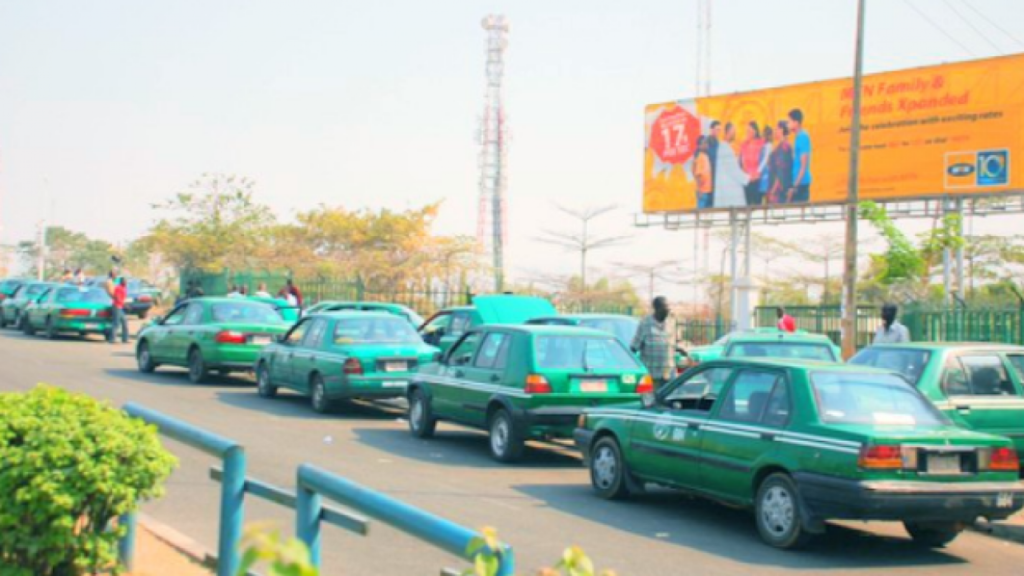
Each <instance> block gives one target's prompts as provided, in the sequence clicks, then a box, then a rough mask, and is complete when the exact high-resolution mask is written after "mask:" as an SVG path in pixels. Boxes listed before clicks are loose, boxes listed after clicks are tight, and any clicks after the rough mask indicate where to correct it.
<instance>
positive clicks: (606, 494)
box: [590, 436, 629, 500]
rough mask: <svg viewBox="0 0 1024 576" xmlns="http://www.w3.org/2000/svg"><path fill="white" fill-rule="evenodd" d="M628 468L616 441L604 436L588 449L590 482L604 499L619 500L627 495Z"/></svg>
mask: <svg viewBox="0 0 1024 576" xmlns="http://www.w3.org/2000/svg"><path fill="white" fill-rule="evenodd" d="M628 474H629V470H628V469H627V467H626V461H625V460H624V459H623V458H622V449H621V448H620V447H619V443H618V441H616V440H615V438H613V437H611V436H605V437H604V438H601V439H600V440H598V441H597V442H595V443H594V447H593V448H592V449H591V450H590V483H591V484H592V485H593V486H594V491H595V492H597V495H598V496H600V497H601V498H604V499H606V500H620V499H623V498H626V497H628V496H629V483H628V482H627V481H626V477H627V475H628Z"/></svg>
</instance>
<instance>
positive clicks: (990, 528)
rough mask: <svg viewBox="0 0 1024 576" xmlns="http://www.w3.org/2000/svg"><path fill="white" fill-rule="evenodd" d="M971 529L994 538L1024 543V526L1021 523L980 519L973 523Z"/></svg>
mask: <svg viewBox="0 0 1024 576" xmlns="http://www.w3.org/2000/svg"><path fill="white" fill-rule="evenodd" d="M970 529H971V530H973V531H975V532H978V533H980V534H984V535H986V536H991V537H992V538H998V539H1000V540H1006V541H1008V542H1015V543H1017V544H1024V526H1022V525H1019V524H1012V523H1009V522H989V521H988V520H984V519H979V520H978V521H977V522H975V523H974V524H973V525H971V528H970Z"/></svg>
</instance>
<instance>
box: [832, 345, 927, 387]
mask: <svg viewBox="0 0 1024 576" xmlns="http://www.w3.org/2000/svg"><path fill="white" fill-rule="evenodd" d="M929 358H931V353H930V352H928V351H927V350H913V349H910V348H879V347H875V346H871V347H868V348H865V349H864V350H861V351H860V352H858V353H857V355H855V356H854V357H853V358H850V364H854V365H857V366H872V367H874V368H882V369H884V370H892V371H893V372H898V373H900V374H902V375H903V376H904V377H906V379H907V380H909V381H910V382H912V383H914V384H917V382H918V380H920V379H921V373H922V372H924V367H925V366H927V365H928V360H929Z"/></svg>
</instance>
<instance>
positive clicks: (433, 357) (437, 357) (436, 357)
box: [430, 352, 444, 363]
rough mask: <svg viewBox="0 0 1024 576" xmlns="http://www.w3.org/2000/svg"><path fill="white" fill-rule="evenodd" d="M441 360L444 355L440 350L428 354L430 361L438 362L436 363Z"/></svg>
mask: <svg viewBox="0 0 1024 576" xmlns="http://www.w3.org/2000/svg"><path fill="white" fill-rule="evenodd" d="M443 360H444V355H443V354H441V353H440V352H434V353H433V354H432V355H431V356H430V361H431V362H438V363H443Z"/></svg>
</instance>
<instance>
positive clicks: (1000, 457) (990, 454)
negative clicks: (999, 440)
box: [978, 448, 1020, 472]
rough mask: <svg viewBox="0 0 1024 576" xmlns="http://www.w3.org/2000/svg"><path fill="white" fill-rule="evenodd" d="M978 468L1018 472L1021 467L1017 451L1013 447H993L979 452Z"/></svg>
mask: <svg viewBox="0 0 1024 576" xmlns="http://www.w3.org/2000/svg"><path fill="white" fill-rule="evenodd" d="M978 460H979V462H978V468H980V469H982V470H999V471H1004V472H1016V471H1017V470H1018V468H1020V462H1019V461H1018V459H1017V451H1016V450H1014V449H1013V448H993V449H991V450H981V451H979V453H978Z"/></svg>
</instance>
